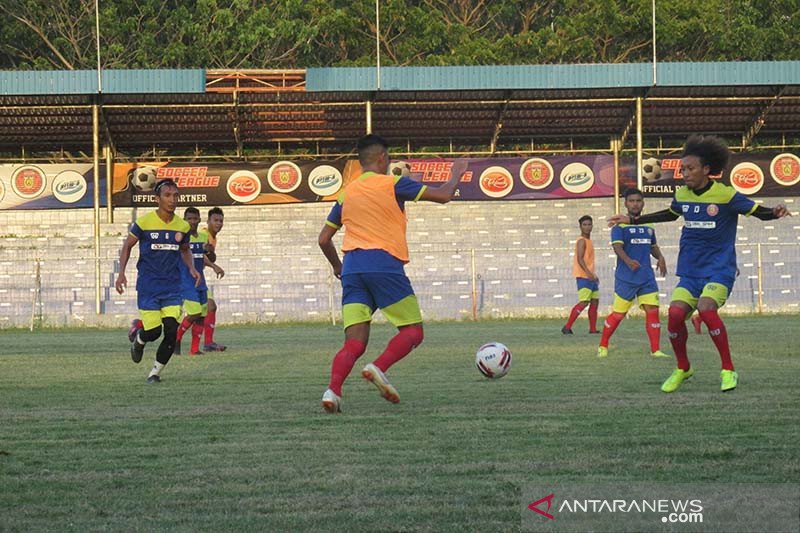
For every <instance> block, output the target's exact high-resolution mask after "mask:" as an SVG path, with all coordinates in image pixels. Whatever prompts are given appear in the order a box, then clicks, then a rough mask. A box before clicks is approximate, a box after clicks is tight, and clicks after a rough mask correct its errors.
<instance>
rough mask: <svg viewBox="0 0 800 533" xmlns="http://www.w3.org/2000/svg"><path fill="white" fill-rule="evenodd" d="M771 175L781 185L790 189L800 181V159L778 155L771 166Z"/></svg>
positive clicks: (793, 156) (791, 155) (792, 155)
mask: <svg viewBox="0 0 800 533" xmlns="http://www.w3.org/2000/svg"><path fill="white" fill-rule="evenodd" d="M769 173H770V175H772V179H774V180H775V181H776V182H778V184H779V185H783V186H785V187H790V186H792V185H794V184H795V183H797V182H798V181H800V157H797V156H796V155H794V154H778V155H776V156H775V158H773V160H772V162H771V163H770V164H769Z"/></svg>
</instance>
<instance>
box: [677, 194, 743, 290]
mask: <svg viewBox="0 0 800 533" xmlns="http://www.w3.org/2000/svg"><path fill="white" fill-rule="evenodd" d="M756 207H757V206H756V204H755V202H753V200H751V199H750V198H747V197H746V196H745V195H743V194H741V193H739V192H736V190H735V189H734V188H733V187H728V186H727V185H723V184H722V183H720V182H718V181H715V182H713V183H712V185H711V188H710V189H708V190H707V191H705V192H704V193H703V194H700V195H698V194H695V192H694V191H692V190H690V189H689V188H688V187H681V188H680V189H678V190H677V191H675V198H674V199H673V200H672V204H671V205H670V207H669V209H670V211H672V212H673V213H675V214H676V215H678V216H683V220H684V225H683V231H682V232H681V242H680V252H679V253H678V268H677V269H676V274H677V275H678V276H681V277H682V276H688V277H694V278H709V277H712V276H714V275H717V276H719V275H722V276H724V277H727V278H730V279H731V281H732V280H734V279H736V248H735V244H736V223H737V222H738V219H739V215H748V216H749V215H750V214H751V213H753V211H755V210H756Z"/></svg>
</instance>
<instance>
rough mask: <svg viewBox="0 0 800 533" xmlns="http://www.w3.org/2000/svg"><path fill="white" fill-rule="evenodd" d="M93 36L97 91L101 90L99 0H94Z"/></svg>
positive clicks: (100, 91)
mask: <svg viewBox="0 0 800 533" xmlns="http://www.w3.org/2000/svg"><path fill="white" fill-rule="evenodd" d="M94 29H95V32H94V37H95V46H96V47H97V92H98V93H102V92H103V71H102V69H101V67H100V0H94Z"/></svg>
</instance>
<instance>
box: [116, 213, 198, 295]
mask: <svg viewBox="0 0 800 533" xmlns="http://www.w3.org/2000/svg"><path fill="white" fill-rule="evenodd" d="M189 229H190V228H189V223H188V222H186V221H185V220H183V219H182V218H181V217H179V216H175V217H174V218H173V219H172V221H171V222H169V223H166V222H164V221H163V220H161V219H160V218H159V217H158V215H157V214H156V212H155V211H152V212H150V213H148V214H146V215H143V216H141V217H139V218H138V219H137V220H136V222H134V223H133V224H132V225H131V229H130V232H131V235H134V236H136V238H138V239H139V261H138V262H137V263H136V269H137V271H138V273H137V277H136V291H137V292H140V293H149V292H163V288H164V287H170V286H171V287H174V290H175V291H176V292H180V282H181V272H180V269H179V267H178V264H179V263H181V262H183V260H182V259H181V251H180V246H181V244H182V243H184V242H186V240H187V239H188V233H189Z"/></svg>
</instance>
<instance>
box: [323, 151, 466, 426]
mask: <svg viewBox="0 0 800 533" xmlns="http://www.w3.org/2000/svg"><path fill="white" fill-rule="evenodd" d="M388 150H389V145H388V143H387V142H386V140H384V139H383V138H382V137H380V136H378V135H367V136H365V137H362V138H361V139H360V140H359V141H358V160H359V162H360V163H361V168H362V172H363V173H362V174H361V175H360V176H359V177H358V178H356V179H355V180H353V181H352V182H350V183H349V184H348V185H347V187H346V188H345V189H344V191H343V192H342V193H341V194H340V195H339V199H338V201H337V202H336V203H335V204H334V205H333V208H332V209H331V211H330V213H329V214H328V219H327V221H326V223H325V226H324V227H323V228H322V231H321V232H320V234H319V247H320V248H321V249H322V253H323V254H325V257H326V259H327V260H328V262H329V263H330V264H331V267H333V273H334V275H335V276H336V277H337V278H340V279H341V280H342V318H343V319H344V336H345V341H344V346H342V348H341V349H340V350H339V352H338V353H337V354H336V356H335V357H334V358H333V365H332V368H331V377H330V383H329V385H328V389H327V390H326V391H325V393H324V394H323V395H322V407H323V409H324V410H325V411H326V412H328V413H338V412H341V405H342V385H343V384H344V381H345V379H347V376H348V375H349V374H350V371H351V370H352V369H353V366H354V365H355V363H356V360H357V359H358V358H359V357H361V355H362V354H363V353H364V351H365V350H366V349H367V342H369V332H370V323H371V322H372V315H373V313H374V312H375V310H376V309H379V308H380V309H381V312H382V313H383V316H385V317H386V319H387V320H388V321H389V322H391V323H392V324H393V325H394V326H395V327H397V335H395V336H394V337H393V338H392V339H391V340H390V341H389V344H388V346H386V349H385V350H384V351H383V353H382V354H381V355H380V356H379V357H378V358H377V359H375V361H373V362H372V363H370V364H368V365H367V366H365V367H364V369H363V370H362V371H361V375H362V376H363V377H364V379H366V380H367V381H370V382H371V383H372V384H373V385H375V387H377V389H378V391H379V392H380V394H381V396H382V397H383V398H385V399H386V400H387V401H389V402H392V403H398V402H399V401H400V395H399V394H398V392H397V390H396V389H395V388H394V386H392V384H391V383H389V380H388V379H387V378H386V372H387V371H388V370H389V368H391V366H392V365H394V364H395V363H397V362H398V361H400V360H401V359H402V358H403V357H405V356H406V355H408V354H409V353H410V352H411V350H413V349H414V348H415V347H417V346H419V345H420V344H421V343H422V339H423V330H422V313H421V311H420V308H419V304H418V303H417V297H416V295H415V294H414V289H413V288H412V287H411V282H410V281H409V279H408V277H406V274H405V270H404V265H405V264H406V263H408V244H407V243H406V213H405V202H408V201H411V202H416V201H417V200H429V201H432V202H437V203H440V204H445V203H447V202H449V201H450V199H451V198H452V197H453V194H454V192H455V190H456V187H457V185H458V181H459V179H460V177H461V175H462V174H463V171H464V170H465V169H466V161H462V162H459V163H456V164H454V165H453V168H452V170H451V176H450V179H449V181H448V182H447V183H445V184H444V185H442V186H441V187H438V188H430V187H428V186H426V185H423V184H421V183H419V182H417V181H414V180H412V179H410V178H406V177H402V176H392V175H390V174H389V162H390V161H389V151H388ZM456 166H458V167H459V168H458V170H457V169H456ZM342 226H345V227H346V228H347V230H346V232H345V235H344V240H343V242H342V250H343V251H344V262H342V261H341V260H340V259H339V254H338V252H337V251H336V247H335V245H334V244H333V236H334V235H335V234H336V232H337V231H339V229H340V228H341V227H342Z"/></svg>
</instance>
